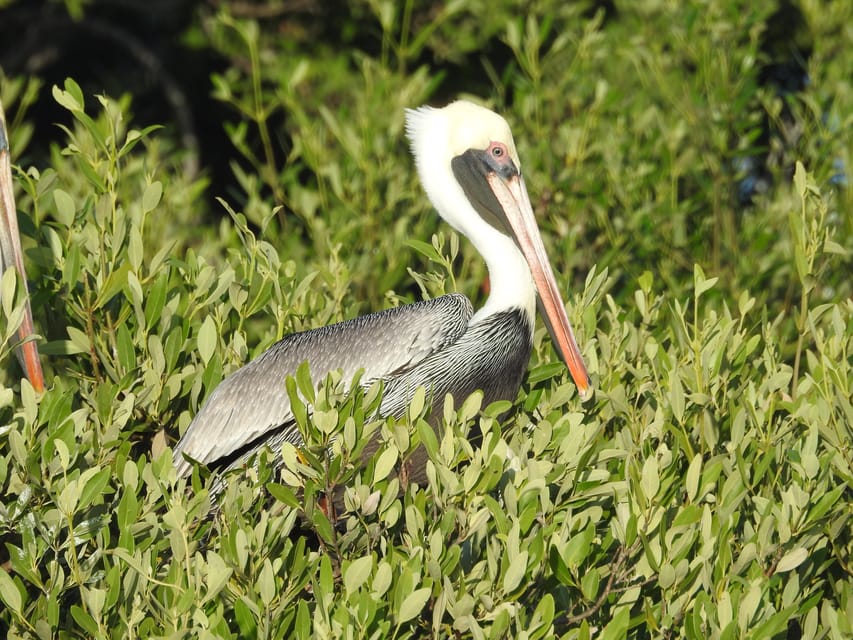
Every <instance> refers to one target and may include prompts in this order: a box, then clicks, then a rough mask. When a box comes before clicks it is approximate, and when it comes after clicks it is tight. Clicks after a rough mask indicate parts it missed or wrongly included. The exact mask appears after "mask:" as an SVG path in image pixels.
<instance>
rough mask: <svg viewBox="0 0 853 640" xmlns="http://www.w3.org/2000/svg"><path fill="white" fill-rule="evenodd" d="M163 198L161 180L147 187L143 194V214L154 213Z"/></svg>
mask: <svg viewBox="0 0 853 640" xmlns="http://www.w3.org/2000/svg"><path fill="white" fill-rule="evenodd" d="M162 196H163V185H162V183H160V181H159V180H155V181H154V182H152V183H151V184H149V185H148V186H147V187H145V193H143V194H142V213H148V212H149V211H153V210H154V208H155V207H156V206H157V205H158V204H160V198H161V197H162Z"/></svg>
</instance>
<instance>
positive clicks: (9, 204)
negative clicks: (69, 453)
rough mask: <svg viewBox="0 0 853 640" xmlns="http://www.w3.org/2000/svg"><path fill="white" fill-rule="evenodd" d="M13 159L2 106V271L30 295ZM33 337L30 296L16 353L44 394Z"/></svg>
mask: <svg viewBox="0 0 853 640" xmlns="http://www.w3.org/2000/svg"><path fill="white" fill-rule="evenodd" d="M9 155H10V151H9V139H8V137H7V136H6V117H5V115H4V113H3V105H2V104H0V268H2V272H3V273H5V271H6V269H8V268H9V267H12V266H14V267H15V268H16V269H17V270H18V273H20V274H21V280H22V281H23V283H24V284H23V286H24V292H25V293H26V287H27V277H26V272H25V271H24V259H23V252H22V251H21V237H20V234H19V233H18V213H17V209H16V208H15V197H14V194H13V193H12V167H11V164H10V163H11V160H10V158H9ZM33 335H34V331H33V315H32V312H31V311H30V300H29V295H26V301H25V302H24V315H23V318H22V320H21V326H20V327H19V328H18V338H19V340H20V341H21V342H20V343H19V344H18V346H17V348H16V349H15V353H16V354H17V356H18V360H19V362H20V363H21V368H22V369H23V370H24V374H25V375H26V376H27V378H29V380H30V383H31V384H32V385H33V388H34V389H35V390H36V391H39V392H41V391H44V375H43V374H42V370H41V363H40V362H39V354H38V349H37V347H36V343H35V341H34V340H33V339H32V338H33Z"/></svg>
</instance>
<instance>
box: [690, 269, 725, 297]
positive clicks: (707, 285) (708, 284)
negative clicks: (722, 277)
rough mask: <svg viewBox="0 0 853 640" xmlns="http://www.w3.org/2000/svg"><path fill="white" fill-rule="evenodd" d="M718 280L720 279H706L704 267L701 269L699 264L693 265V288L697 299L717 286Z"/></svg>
mask: <svg viewBox="0 0 853 640" xmlns="http://www.w3.org/2000/svg"><path fill="white" fill-rule="evenodd" d="M717 280H719V278H706V277H705V272H704V271H702V267H700V266H699V264H698V263H697V264H694V265H693V288H694V293H693V296H694V297H695V298H699V297H700V296H701V295H702V294H703V293H705V292H706V291H708V289H711V288H713V287H714V285H715V284H717Z"/></svg>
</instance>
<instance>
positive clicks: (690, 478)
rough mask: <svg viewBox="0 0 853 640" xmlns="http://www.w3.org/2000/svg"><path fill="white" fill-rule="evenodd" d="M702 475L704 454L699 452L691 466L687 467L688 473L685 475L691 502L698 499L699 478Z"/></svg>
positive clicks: (688, 497)
mask: <svg viewBox="0 0 853 640" xmlns="http://www.w3.org/2000/svg"><path fill="white" fill-rule="evenodd" d="M701 475H702V454H699V453H697V454H696V455H694V456H693V460H691V461H690V466H689V467H687V475H686V477H685V483H684V484H685V488H686V489H687V499H688V500H689V501H690V502H693V501H694V500H696V494H697V493H698V492H699V478H700V477H701Z"/></svg>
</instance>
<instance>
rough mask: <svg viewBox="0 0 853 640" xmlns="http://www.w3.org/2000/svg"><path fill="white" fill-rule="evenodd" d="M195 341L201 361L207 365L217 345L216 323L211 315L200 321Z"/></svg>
mask: <svg viewBox="0 0 853 640" xmlns="http://www.w3.org/2000/svg"><path fill="white" fill-rule="evenodd" d="M196 343H197V345H198V353H199V355H200V356H201V361H202V362H203V363H204V364H205V366H207V363H208V362H210V359H211V358H212V357H213V353H214V352H215V351H216V347H217V337H216V323H215V322H214V321H213V316H207V317H206V318H205V319H204V322H202V323H201V329H199V331H198V337H197V338H196Z"/></svg>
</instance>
